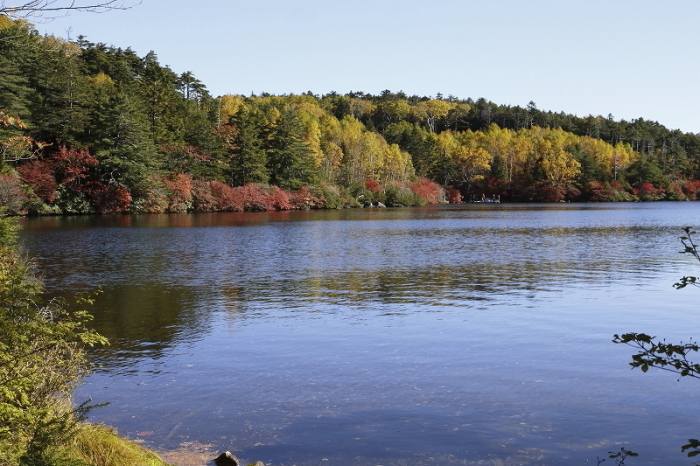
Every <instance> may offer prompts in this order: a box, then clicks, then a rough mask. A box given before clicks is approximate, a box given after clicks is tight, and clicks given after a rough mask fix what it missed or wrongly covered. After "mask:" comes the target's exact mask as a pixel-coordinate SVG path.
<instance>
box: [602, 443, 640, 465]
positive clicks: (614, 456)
mask: <svg viewBox="0 0 700 466" xmlns="http://www.w3.org/2000/svg"><path fill="white" fill-rule="evenodd" d="M608 454H609V455H610V456H608V458H609V459H611V460H615V464H616V465H617V466H623V465H624V464H625V460H626V459H627V458H628V457H635V456H639V454H638V453H635V452H633V451H630V450H628V449H626V448H625V447H622V448H620V451H618V452H617V453H613V452H611V451H609V452H608ZM604 462H605V458H603V459H600V458H598V466H600V465H601V464H602V463H604Z"/></svg>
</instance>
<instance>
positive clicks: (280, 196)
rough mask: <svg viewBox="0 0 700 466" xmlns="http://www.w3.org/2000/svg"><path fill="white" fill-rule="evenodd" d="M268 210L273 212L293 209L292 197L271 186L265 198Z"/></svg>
mask: <svg viewBox="0 0 700 466" xmlns="http://www.w3.org/2000/svg"><path fill="white" fill-rule="evenodd" d="M267 202H268V205H269V206H270V208H272V209H275V210H291V209H293V208H294V204H293V200H292V195H291V194H290V193H289V192H287V191H285V190H283V189H281V188H278V187H277V186H271V187H270V191H269V193H268V196H267Z"/></svg>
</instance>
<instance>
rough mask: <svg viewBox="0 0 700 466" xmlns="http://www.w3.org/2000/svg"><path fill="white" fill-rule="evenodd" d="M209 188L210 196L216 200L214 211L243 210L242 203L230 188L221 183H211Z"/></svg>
mask: <svg viewBox="0 0 700 466" xmlns="http://www.w3.org/2000/svg"><path fill="white" fill-rule="evenodd" d="M209 186H210V189H211V195H212V196H213V198H214V199H215V200H216V210H223V211H239V212H240V211H242V210H243V203H242V202H241V200H240V198H239V197H238V195H237V193H236V191H235V190H234V189H233V188H232V187H231V186H229V185H227V184H226V183H222V182H221V181H212V182H210V183H209Z"/></svg>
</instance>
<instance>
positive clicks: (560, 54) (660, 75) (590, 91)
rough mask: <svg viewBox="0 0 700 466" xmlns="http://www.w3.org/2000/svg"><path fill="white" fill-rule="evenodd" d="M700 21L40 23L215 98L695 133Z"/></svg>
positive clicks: (283, 8) (136, 19) (502, 10)
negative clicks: (465, 104)
mask: <svg viewBox="0 0 700 466" xmlns="http://www.w3.org/2000/svg"><path fill="white" fill-rule="evenodd" d="M125 1H127V2H129V1H132V0H125ZM133 3H136V0H133V1H132V4H133ZM699 21H700V1H697V0H670V1H668V2H659V1H648V0H605V1H603V0H585V1H573V0H530V1H526V0H478V1H477V0H461V1H460V0H451V1H448V0H422V1H417V0H403V1H399V0H373V1H368V0H355V1H348V0H333V1H328V0H246V1H241V0H200V1H198V2H194V1H185V0H143V1H142V3H141V4H138V5H135V6H134V7H133V8H132V9H130V10H126V11H112V12H108V13H103V14H92V13H72V14H71V15H69V16H66V17H63V18H58V19H55V20H53V21H51V22H38V23H37V29H38V30H39V31H40V32H41V33H46V34H54V35H57V36H60V37H63V38H66V37H68V36H69V35H70V37H71V38H73V39H75V38H76V37H77V36H78V35H84V36H86V38H87V39H88V40H90V41H91V42H103V43H106V44H108V45H114V46H117V47H123V48H126V47H131V48H132V49H133V50H134V51H136V52H137V53H138V55H140V56H144V55H146V54H147V53H148V52H149V51H151V50H153V51H154V52H155V53H156V54H157V55H158V58H159V61H160V63H161V64H163V65H168V66H170V68H172V69H173V71H175V72H177V73H182V72H184V71H192V72H193V73H194V74H195V76H196V77H198V78H199V79H200V80H201V81H202V82H204V84H205V85H206V86H207V88H208V89H209V91H210V92H211V93H212V94H213V95H215V96H216V95H222V94H227V93H230V94H245V95H249V94H251V92H252V93H256V94H259V93H262V92H269V93H271V94H287V93H301V92H306V91H309V90H310V91H312V92H313V93H315V94H324V93H328V92H330V91H336V92H338V93H341V94H344V93H346V92H349V91H363V92H368V93H372V94H377V93H380V92H381V91H382V90H384V89H390V90H392V91H400V90H402V91H404V92H405V93H406V94H408V95H413V94H417V95H426V96H435V95H436V94H437V93H442V94H443V95H444V96H447V95H450V94H452V95H454V96H456V97H459V98H463V99H466V98H467V97H471V98H473V99H478V98H480V97H484V98H486V99H487V100H491V101H493V102H495V103H497V104H506V105H520V106H523V107H524V106H526V105H527V104H528V102H530V101H531V100H532V101H534V102H535V103H536V104H537V107H538V108H540V109H541V110H552V111H556V112H558V111H564V112H566V113H572V114H576V115H578V116H586V115H589V114H592V115H603V116H607V115H608V114H612V115H613V116H614V118H615V119H618V120H619V119H626V120H631V119H634V118H639V117H642V118H644V119H649V120H655V121H658V122H659V123H661V124H663V125H664V126H666V127H668V128H671V129H681V130H682V131H685V132H692V133H700V90H699V89H698V76H700V60H699V59H698V48H699V47H700V27H698V26H697V24H698V22H699ZM69 31H70V32H69Z"/></svg>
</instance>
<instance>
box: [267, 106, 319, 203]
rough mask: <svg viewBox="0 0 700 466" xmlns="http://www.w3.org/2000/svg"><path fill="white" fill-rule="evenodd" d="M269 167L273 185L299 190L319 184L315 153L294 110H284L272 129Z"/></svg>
mask: <svg viewBox="0 0 700 466" xmlns="http://www.w3.org/2000/svg"><path fill="white" fill-rule="evenodd" d="M269 133H270V134H269V136H268V140H267V167H268V169H269V171H270V183H271V184H274V185H277V186H279V187H280V188H283V189H298V188H300V187H302V186H304V185H310V184H314V183H316V182H317V181H318V176H319V175H318V170H317V168H316V166H315V165H314V161H313V151H312V149H311V147H309V145H308V144H307V142H306V141H305V140H304V127H303V125H302V124H301V122H300V121H299V119H298V118H297V116H296V114H295V112H294V110H291V109H284V110H282V111H281V113H280V116H279V118H278V120H277V121H276V122H275V123H274V124H273V126H272V127H271V128H270V130H269Z"/></svg>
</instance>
